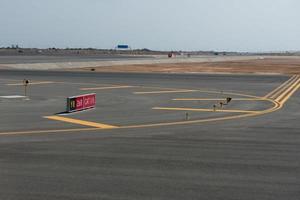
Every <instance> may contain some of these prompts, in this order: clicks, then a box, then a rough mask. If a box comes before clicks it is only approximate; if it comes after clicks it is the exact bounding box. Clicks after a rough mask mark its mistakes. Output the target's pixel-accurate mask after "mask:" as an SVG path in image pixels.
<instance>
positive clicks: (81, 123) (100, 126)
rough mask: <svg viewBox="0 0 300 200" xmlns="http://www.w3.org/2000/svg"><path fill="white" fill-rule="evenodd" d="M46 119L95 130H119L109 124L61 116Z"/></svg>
mask: <svg viewBox="0 0 300 200" xmlns="http://www.w3.org/2000/svg"><path fill="white" fill-rule="evenodd" d="M44 118H46V119H52V120H57V121H62V122H68V123H72V124H80V125H84V126H91V127H95V128H102V129H112V128H117V126H112V125H108V124H100V123H95V122H89V121H83V120H79V119H72V118H67V117H60V116H45V117H44Z"/></svg>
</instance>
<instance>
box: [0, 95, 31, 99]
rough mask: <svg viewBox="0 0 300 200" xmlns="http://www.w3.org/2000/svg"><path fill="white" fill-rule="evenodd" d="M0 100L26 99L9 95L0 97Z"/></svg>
mask: <svg viewBox="0 0 300 200" xmlns="http://www.w3.org/2000/svg"><path fill="white" fill-rule="evenodd" d="M0 98H3V99H20V98H26V97H25V96H21V95H9V96H0Z"/></svg>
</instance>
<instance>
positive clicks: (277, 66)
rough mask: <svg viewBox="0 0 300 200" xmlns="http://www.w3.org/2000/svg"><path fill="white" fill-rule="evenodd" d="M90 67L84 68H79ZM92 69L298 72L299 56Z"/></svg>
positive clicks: (107, 70)
mask: <svg viewBox="0 0 300 200" xmlns="http://www.w3.org/2000/svg"><path fill="white" fill-rule="evenodd" d="M91 69H92V68H84V69H81V70H91ZM94 69H95V71H98V72H152V73H260V74H300V57H282V58H278V57H276V58H265V59H254V60H253V59H252V60H237V61H221V62H203V63H169V64H148V65H122V66H106V67H105V66H104V67H97V68H94Z"/></svg>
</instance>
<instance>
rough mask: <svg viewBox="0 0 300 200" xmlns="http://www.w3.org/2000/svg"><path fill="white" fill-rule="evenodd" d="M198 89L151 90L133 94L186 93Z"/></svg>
mask: <svg viewBox="0 0 300 200" xmlns="http://www.w3.org/2000/svg"><path fill="white" fill-rule="evenodd" d="M197 91H198V90H165V91H151V92H134V94H167V93H188V92H197Z"/></svg>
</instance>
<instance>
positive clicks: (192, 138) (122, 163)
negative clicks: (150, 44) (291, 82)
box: [0, 70, 300, 200]
mask: <svg viewBox="0 0 300 200" xmlns="http://www.w3.org/2000/svg"><path fill="white" fill-rule="evenodd" d="M24 78H28V79H30V80H32V81H53V82H55V83H53V84H46V85H36V86H33V85H32V86H30V88H29V94H30V100H29V101H24V100H5V99H2V100H0V113H1V117H0V133H3V132H12V131H26V130H46V129H47V130H49V129H50V130H53V129H68V128H84V127H83V126H81V125H73V124H68V123H63V122H57V121H51V120H47V119H43V118H42V116H48V115H53V114H55V113H58V112H62V111H64V109H65V98H66V97H67V96H73V95H76V94H79V93H82V92H83V91H80V90H78V88H82V87H99V86H103V85H102V84H108V85H109V84H113V85H130V86H144V87H136V88H127V89H115V90H96V91H84V93H86V92H96V93H97V108H96V109H94V110H91V111H86V112H80V113H76V114H73V115H70V116H67V117H71V118H76V119H82V120H88V121H95V122H100V123H106V124H112V125H118V126H126V125H136V124H148V123H159V122H168V121H178V120H183V118H184V114H185V113H184V112H180V111H175V112H170V111H154V110H151V107H153V106H172V107H175V106H177V107H187V106H189V107H193V108H198V107H211V106H212V105H211V103H201V102H194V103H192V102H190V103H186V102H173V101H171V99H172V98H187V97H197V98H198V97H201V98H202V97H203V98H207V97H209V98H210V97H211V98H225V97H226V96H227V95H226V94H224V92H228V91H229V92H238V93H246V94H252V95H257V96H264V95H265V94H267V93H268V92H270V91H272V90H273V89H275V88H276V87H277V86H279V85H280V84H281V83H282V82H284V81H285V80H287V79H288V77H286V76H262V75H261V76H254V75H207V74H202V75H176V74H172V75H168V74H165V75H162V74H117V73H102V74H100V73H79V72H54V71H52V72H40V71H30V72H28V71H9V70H2V71H0V96H4V95H13V94H23V88H22V86H8V85H6V84H9V83H16V82H20V81H21V80H23V79H24ZM61 82H64V83H61ZM145 87H166V88H180V89H201V90H210V91H219V92H220V93H216V94H209V93H201V92H194V93H180V94H154V95H135V94H133V92H136V91H155V90H158V89H157V88H145ZM159 90H164V89H159ZM221 91H223V93H222V92H221ZM299 95H300V93H299V92H297V93H295V95H294V96H293V97H292V98H290V99H289V101H288V103H287V104H286V105H285V106H284V107H283V108H282V109H281V110H279V111H277V112H274V113H270V114H268V115H263V116H257V117H252V118H242V119H236V120H231V121H230V120H229V121H220V122H210V123H201V124H190V125H174V126H161V127H152V128H149V127H148V128H132V129H116V130H95V131H80V132H66V133H54V132H53V133H35V134H23V135H0V199H249V200H250V199H251V200H252V199H295V200H296V199H299V197H300V159H299V155H300V154H299V153H300V134H299V133H300V132H299V129H300V124H299V118H300V114H299V113H300V112H299V106H298V105H299V101H300V100H299ZM234 98H235V97H234ZM268 106H270V105H268V104H267V103H262V102H249V103H242V102H236V103H233V104H231V105H228V109H249V110H253V109H254V110H255V109H258V110H259V109H265V108H267V107H268ZM190 116H191V120H192V119H202V118H203V119H204V118H210V117H221V116H225V114H222V113H221V114H216V113H197V112H191V113H190Z"/></svg>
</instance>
